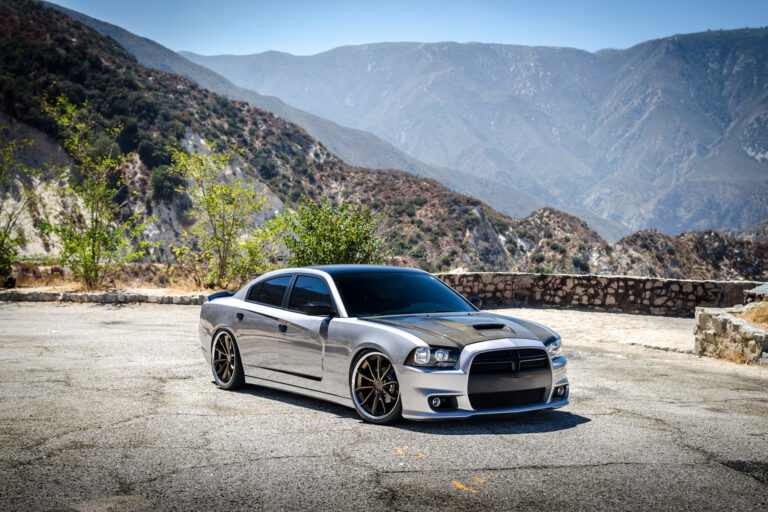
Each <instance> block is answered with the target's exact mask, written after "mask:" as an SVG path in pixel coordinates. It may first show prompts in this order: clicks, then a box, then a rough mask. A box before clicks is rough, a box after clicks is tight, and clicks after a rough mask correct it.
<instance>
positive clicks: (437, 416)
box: [403, 398, 571, 421]
mask: <svg viewBox="0 0 768 512" xmlns="http://www.w3.org/2000/svg"><path fill="white" fill-rule="evenodd" d="M570 403H571V402H570V401H569V400H568V399H567V398H566V399H565V400H558V401H553V402H550V403H546V404H532V405H524V406H520V407H511V408H507V409H487V410H482V411H467V410H453V411H444V412H443V411H440V412H437V411H432V412H429V413H424V412H419V411H409V412H407V413H406V412H405V411H403V418H405V419H407V420H413V421H441V420H460V419H469V418H472V417H475V416H505V415H513V414H520V413H526V412H533V411H542V410H545V409H559V408H561V407H565V406H566V405H569V404H570Z"/></svg>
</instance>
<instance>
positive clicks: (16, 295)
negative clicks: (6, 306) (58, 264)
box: [0, 290, 208, 305]
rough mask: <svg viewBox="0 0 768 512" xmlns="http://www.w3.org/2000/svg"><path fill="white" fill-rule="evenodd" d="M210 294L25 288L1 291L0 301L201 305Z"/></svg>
mask: <svg viewBox="0 0 768 512" xmlns="http://www.w3.org/2000/svg"><path fill="white" fill-rule="evenodd" d="M207 298H208V294H202V295H201V294H186V295H154V294H144V293H122V292H107V293H62V292H39V291H23V290H4V291H0V301H9V302H95V303H97V304H130V303H145V302H149V303H152V304H181V305H200V304H202V303H203V302H205V301H206V299H207Z"/></svg>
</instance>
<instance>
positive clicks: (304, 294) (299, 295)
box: [288, 276, 333, 313]
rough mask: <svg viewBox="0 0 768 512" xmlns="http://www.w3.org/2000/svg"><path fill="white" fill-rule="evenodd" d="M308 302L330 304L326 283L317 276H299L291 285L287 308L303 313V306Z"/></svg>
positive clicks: (329, 294) (329, 293)
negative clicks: (291, 289)
mask: <svg viewBox="0 0 768 512" xmlns="http://www.w3.org/2000/svg"><path fill="white" fill-rule="evenodd" d="M310 302H324V303H325V304H328V305H329V306H332V305H333V303H332V302H331V292H330V290H329V289H328V285H327V284H326V283H325V281H323V280H322V279H320V278H318V277H308V276H299V277H298V278H296V284H294V285H293V292H291V300H290V302H289V303H288V308H289V309H293V310H295V311H301V312H302V313H304V312H305V311H304V306H306V305H307V304H308V303H310Z"/></svg>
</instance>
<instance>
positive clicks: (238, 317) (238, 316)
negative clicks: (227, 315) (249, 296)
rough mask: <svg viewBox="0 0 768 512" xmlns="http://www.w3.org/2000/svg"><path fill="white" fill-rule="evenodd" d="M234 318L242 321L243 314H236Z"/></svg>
mask: <svg viewBox="0 0 768 512" xmlns="http://www.w3.org/2000/svg"><path fill="white" fill-rule="evenodd" d="M235 316H236V317H237V319H238V320H240V321H242V320H243V314H242V313H238V314H236V315H235Z"/></svg>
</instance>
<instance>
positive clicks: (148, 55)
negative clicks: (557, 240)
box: [47, 3, 631, 241]
mask: <svg viewBox="0 0 768 512" xmlns="http://www.w3.org/2000/svg"><path fill="white" fill-rule="evenodd" d="M47 5H49V6H50V7H53V8H54V9H57V10H59V11H61V12H63V13H65V14H67V15H68V16H70V17H72V18H74V19H76V20H78V21H80V22H82V23H84V24H85V25H88V26H89V27H91V28H93V29H95V30H97V31H98V32H100V33H102V34H104V35H107V36H109V37H112V38H113V39H115V40H116V41H117V42H119V43H120V45H121V46H123V47H124V48H125V49H126V50H128V51H129V52H130V53H131V54H133V55H134V56H135V57H136V59H137V60H138V61H139V63H140V64H142V65H144V66H147V67H149V68H152V69H158V70H160V71H167V72H169V73H177V74H180V75H183V76H185V77H187V78H189V79H190V80H192V81H193V82H195V83H197V84H199V85H200V86H201V87H204V88H206V89H209V90H211V91H213V92H216V93H217V94H221V95H222V96H226V97H227V98H230V99H234V100H239V101H245V102H248V103H249V104H251V105H253V106H255V107H258V108H261V109H264V110H267V111H269V112H272V113H274V114H276V115H278V116H280V117H281V118H283V119H285V120H287V121H290V122H292V123H296V124H298V125H299V126H301V127H302V128H304V129H305V130H306V131H307V133H309V134H310V135H311V136H312V137H314V138H315V139H317V140H318V141H320V142H322V143H323V145H325V146H326V147H327V148H328V149H329V150H331V151H332V152H333V153H334V154H336V155H338V156H339V157H341V158H342V159H343V160H344V161H345V162H347V163H349V164H351V165H356V166H360V167H367V168H371V169H402V170H404V171H407V172H410V173H412V174H415V175H417V176H424V177H428V178H434V179H436V180H438V181H439V182H441V183H443V184H444V185H446V186H447V187H449V188H451V189H452V190H454V191H456V192H459V193H462V194H468V195H470V196H474V197H483V200H484V201H486V202H487V203H488V204H489V205H490V206H492V207H493V208H494V209H496V210H498V211H499V212H501V213H504V214H506V215H510V216H512V217H518V218H520V217H525V216H526V215H528V214H529V213H531V212H532V211H533V210H535V209H537V208H541V207H543V206H545V205H546V204H548V203H547V202H546V201H544V200H542V199H539V198H537V197H534V196H533V195H531V194H530V193H527V192H524V191H522V190H521V189H519V188H516V187H513V186H511V185H509V184H503V183H499V182H498V181H492V180H489V179H486V178H483V177H478V176H477V175H473V174H471V173H469V172H463V171H459V170H456V169H447V168H442V167H438V166H433V165H427V164H425V163H424V162H422V161H419V160H417V159H415V158H413V157H411V156H408V155H406V154H405V153H403V152H402V151H401V150H399V149H398V148H396V147H395V146H394V145H392V144H390V143H389V142H386V141H384V140H382V139H381V138H379V137H377V136H376V135H374V134H373V133H370V132H367V131H363V130H357V129H354V128H349V127H346V126H342V125H340V124H338V123H335V122H333V121H329V120H327V119H325V118H322V117H320V116H317V115H314V114H310V113H308V112H306V111H304V110H300V109H298V108H295V107H293V106H291V105H288V104H287V103H284V102H283V101H281V100H280V99H278V98H276V97H275V96H268V95H263V94H259V93H257V92H255V91H252V90H250V89H245V88H242V87H238V86H237V85H235V84H233V83H232V82H230V81H229V80H227V79H226V78H224V77H223V76H221V75H219V74H218V73H215V72H214V71H212V70H210V69H208V68H206V67H204V66H202V65H199V64H195V63H193V62H191V61H189V60H187V59H186V58H184V57H183V56H181V55H180V54H178V53H176V52H174V51H173V50H170V49H168V48H166V47H164V46H162V45H161V44H159V43H157V42H155V41H152V40H150V39H147V38H144V37H141V36H138V35H136V34H133V33H131V32H129V31H127V30H125V29H123V28H121V27H118V26H116V25H113V24H111V23H106V22H104V21H101V20H97V19H95V18H92V17H90V16H87V15H85V14H83V13H80V12H77V11H73V10H71V9H67V8H64V7H61V6H59V5H56V4H51V3H47ZM510 198H514V200H512V201H511V200H510ZM562 207H563V209H564V210H567V211H569V212H570V213H572V214H574V215H578V216H579V217H581V218H584V219H586V220H587V221H588V222H589V223H590V224H591V225H592V226H594V227H595V229H596V230H597V231H598V233H600V235H601V236H604V237H606V238H607V239H609V240H612V241H615V240H618V239H619V238H621V237H622V236H624V235H628V234H630V233H631V230H630V229H629V228H627V227H626V226H623V225H621V224H618V223H615V222H611V221H608V220H606V219H603V218H602V217H600V216H598V215H595V214H592V213H591V212H589V211H588V210H585V209H583V208H577V207H570V206H568V205H563V206H562Z"/></svg>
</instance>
